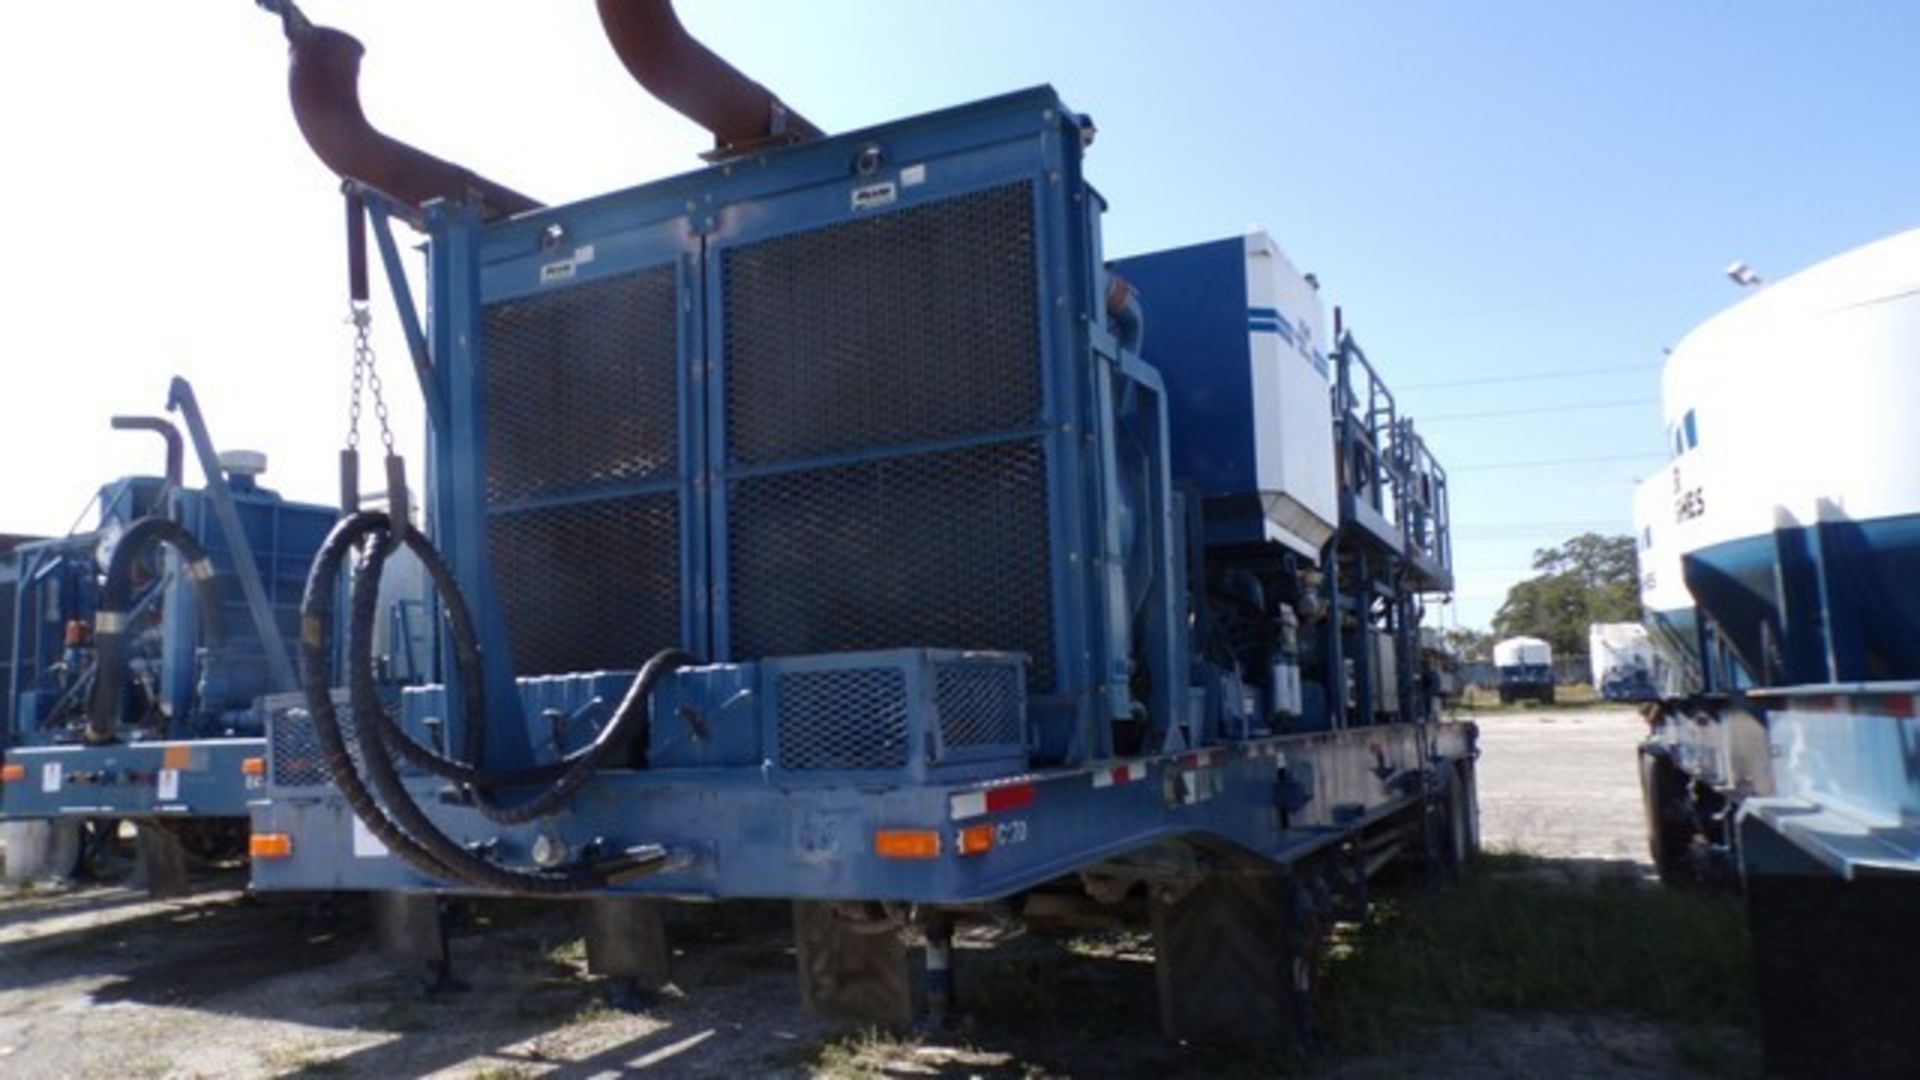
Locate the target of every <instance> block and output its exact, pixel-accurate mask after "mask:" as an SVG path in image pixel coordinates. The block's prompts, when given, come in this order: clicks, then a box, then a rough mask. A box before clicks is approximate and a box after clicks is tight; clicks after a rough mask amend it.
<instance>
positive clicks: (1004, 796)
mask: <svg viewBox="0 0 1920 1080" xmlns="http://www.w3.org/2000/svg"><path fill="white" fill-rule="evenodd" d="M1032 805H1033V785H1032V784H1008V785H1004V786H1001V787H991V788H984V789H982V790H979V791H961V792H957V793H955V794H953V795H950V796H948V797H947V811H948V813H949V814H950V815H951V816H952V819H953V820H954V821H965V820H967V819H968V818H976V817H980V816H981V815H983V814H997V813H999V812H1000V811H1002V810H1019V809H1022V808H1024V807H1028V806H1032Z"/></svg>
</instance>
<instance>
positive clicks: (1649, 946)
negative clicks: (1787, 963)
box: [1327, 853, 1754, 1051]
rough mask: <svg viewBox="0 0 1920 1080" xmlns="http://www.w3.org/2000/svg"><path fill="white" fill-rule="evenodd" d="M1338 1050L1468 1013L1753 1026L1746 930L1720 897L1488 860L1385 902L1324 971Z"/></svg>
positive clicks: (1370, 1046)
mask: <svg viewBox="0 0 1920 1080" xmlns="http://www.w3.org/2000/svg"><path fill="white" fill-rule="evenodd" d="M1328 966H1329V969H1330V970H1329V974H1330V978H1329V980H1328V987H1329V1001H1328V1009H1327V1014H1328V1021H1329V1031H1330V1032H1331V1034H1332V1035H1333V1037H1334V1040H1335V1042H1336V1043H1337V1044H1338V1045H1340V1046H1341V1047H1342V1048H1343V1049H1348V1050H1356V1051H1379V1050H1392V1049H1398V1048H1401V1047H1402V1046H1403V1045H1404V1042H1403V1040H1404V1039H1405V1037H1406V1034H1407V1032H1408V1029H1410V1028H1415V1029H1417V1028H1421V1027H1427V1026H1431V1024H1433V1023H1435V1022H1445V1021H1450V1020H1455V1019H1458V1018H1460V1017H1462V1016H1464V1015H1466V1014H1468V1013H1471V1012H1473V1011H1476V1010H1496V1011H1501V1012H1543V1013H1546V1012H1553V1013H1613V1014H1621V1015H1635V1016H1644V1017H1648V1018H1651V1019H1655V1020H1660V1021H1667V1022H1675V1023H1678V1024H1680V1025H1682V1026H1683V1028H1696V1029H1707V1028H1711V1027H1716V1026H1717V1027H1721V1028H1726V1027H1733V1028H1738V1029H1750V1028H1751V1026H1752V1025H1753V1023H1754V1015H1753V1003H1752V1000H1751V998H1750V996H1749V989H1748V988H1749V985H1750V984H1749V979H1748V970H1747V944H1746V931H1745V927H1744V924H1743V919H1742V915H1741V912H1740V909H1739V908H1738V907H1737V906H1736V905H1735V904H1733V903H1731V902H1730V901H1727V900H1723V899H1718V898H1713V897H1704V896H1698V895H1692V894H1687V893H1680V892H1674V891H1671V890H1665V889H1658V888H1652V887H1649V886H1646V885H1643V884H1641V883H1639V882H1636V881H1631V880H1607V879H1602V880H1599V881H1597V882H1584V883H1583V882H1576V881H1574V880H1573V879H1572V878H1571V877H1567V876H1565V875H1562V874H1559V873H1557V872H1556V871H1555V869H1554V864H1553V863H1552V862H1551V861H1549V860H1541V859H1533V858H1529V857H1526V856H1523V855H1519V854H1515V853H1503V854H1500V855H1495V856H1490V857H1484V858H1482V859H1481V860H1480V861H1479V863H1478V864H1477V865H1476V869H1475V873H1474V874H1473V876H1472V877H1470V878H1469V879H1467V880H1466V881H1463V882H1461V883H1459V884H1457V885H1455V886H1452V887H1450V888H1446V889H1442V890H1438V891H1434V892H1425V893H1414V894H1407V895H1403V896H1397V897H1393V898H1391V899H1388V900H1384V901H1382V902H1381V903H1379V904H1378V905H1377V906H1376V911H1375V916H1374V918H1372V919H1371V920H1369V921H1368V922H1367V923H1366V924H1365V925H1362V926H1357V927H1343V928H1342V931H1341V933H1340V934H1339V935H1338V936H1337V937H1336V940H1335V943H1334V947H1333V948H1332V950H1330V957H1329V961H1328Z"/></svg>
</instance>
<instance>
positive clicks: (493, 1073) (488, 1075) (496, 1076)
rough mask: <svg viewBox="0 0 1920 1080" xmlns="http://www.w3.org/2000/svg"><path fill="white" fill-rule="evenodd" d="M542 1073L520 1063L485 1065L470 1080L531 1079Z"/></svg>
mask: <svg viewBox="0 0 1920 1080" xmlns="http://www.w3.org/2000/svg"><path fill="white" fill-rule="evenodd" d="M538 1075H540V1074H539V1073H537V1072H534V1071H533V1070H532V1069H529V1068H525V1067H523V1066H520V1065H483V1066H481V1067H480V1068H479V1069H476V1070H475V1071H474V1072H473V1073H472V1074H471V1075H470V1076H469V1078H468V1080H530V1078H532V1077H535V1076H538Z"/></svg>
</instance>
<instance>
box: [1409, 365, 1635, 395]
mask: <svg viewBox="0 0 1920 1080" xmlns="http://www.w3.org/2000/svg"><path fill="white" fill-rule="evenodd" d="M1660 366H1661V364H1660V362H1658V361H1656V362H1654V363H1650V364H1613V365H1610V366H1608V367H1590V368H1566V369H1563V370H1560V371H1528V372H1517V373H1514V374H1509V375H1479V376H1475V377H1473V378H1469V379H1442V380H1440V381H1438V382H1424V383H1404V384H1402V385H1400V386H1397V387H1395V388H1394V389H1396V390H1401V391H1405V390H1440V389H1444V388H1446V387H1450V386H1486V385H1488V384H1489V383H1509V382H1536V381H1544V380H1547V379H1577V378H1584V377H1586V376H1589V375H1611V374H1614V373H1616V372H1621V371H1652V370H1655V369H1657V368H1659V367H1660Z"/></svg>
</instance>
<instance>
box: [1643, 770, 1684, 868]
mask: <svg viewBox="0 0 1920 1080" xmlns="http://www.w3.org/2000/svg"><path fill="white" fill-rule="evenodd" d="M1640 792H1641V795H1642V798H1643V799H1644V801H1645V805H1646V816H1647V854H1648V855H1649V856H1650V857H1651V858H1652V859H1653V868H1654V870H1655V871H1656V872H1657V873H1658V874H1659V875H1660V883H1661V884H1662V885H1665V886H1668V887H1669V888H1681V887H1685V886H1689V885H1692V884H1694V883H1695V874H1694V870H1693V854H1692V853H1693V837H1694V824H1693V817H1692V814H1691V813H1690V812H1688V810H1687V774H1686V773H1684V772H1682V771H1681V770H1680V767H1679V766H1677V765H1675V764H1674V763H1673V761H1672V759H1670V758H1668V757H1667V755H1665V754H1661V753H1655V752H1653V751H1650V750H1647V749H1645V748H1644V747H1643V748H1642V749H1641V751H1640Z"/></svg>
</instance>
